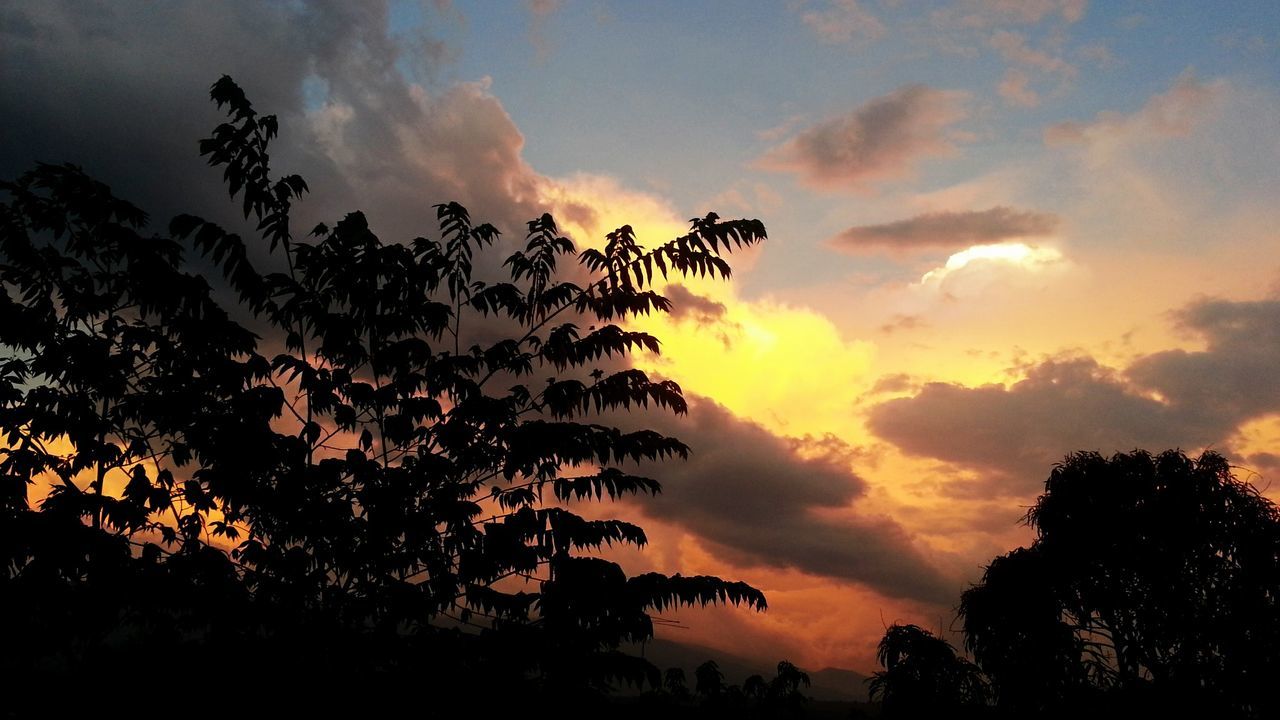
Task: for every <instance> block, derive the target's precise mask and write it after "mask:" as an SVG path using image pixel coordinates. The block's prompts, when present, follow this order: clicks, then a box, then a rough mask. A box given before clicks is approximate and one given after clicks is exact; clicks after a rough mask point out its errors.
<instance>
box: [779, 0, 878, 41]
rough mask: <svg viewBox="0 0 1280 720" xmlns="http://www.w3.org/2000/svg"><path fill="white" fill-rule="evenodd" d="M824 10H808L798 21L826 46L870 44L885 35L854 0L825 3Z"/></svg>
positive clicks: (829, 0)
mask: <svg viewBox="0 0 1280 720" xmlns="http://www.w3.org/2000/svg"><path fill="white" fill-rule="evenodd" d="M827 4H828V9H826V10H809V11H806V12H804V13H802V14H801V15H800V19H801V20H802V21H803V22H804V24H805V25H807V26H809V29H811V30H813V32H814V33H815V34H817V36H818V39H819V40H821V41H822V42H824V43H829V44H843V43H852V42H854V41H855V40H865V41H867V42H874V41H876V40H879V39H880V38H881V37H883V36H884V34H885V27H884V23H882V22H880V20H879V19H877V18H876V16H874V15H872V14H871V13H869V12H867V11H866V10H865V9H864V8H863V7H862V6H861V4H860V3H859V2H858V0H828V3H827Z"/></svg>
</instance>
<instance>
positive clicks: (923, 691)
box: [870, 623, 988, 718]
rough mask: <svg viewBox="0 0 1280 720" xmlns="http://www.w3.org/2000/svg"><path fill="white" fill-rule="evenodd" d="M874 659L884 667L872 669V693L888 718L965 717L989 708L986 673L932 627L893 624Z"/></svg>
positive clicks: (873, 698)
mask: <svg viewBox="0 0 1280 720" xmlns="http://www.w3.org/2000/svg"><path fill="white" fill-rule="evenodd" d="M876 658H877V660H879V662H880V665H881V666H882V667H884V670H881V671H878V672H876V673H873V674H872V676H871V680H870V690H871V693H870V694H871V699H872V700H873V701H879V702H880V703H881V706H882V708H883V712H884V715H885V717H903V718H915V717H937V716H941V715H943V714H946V715H950V716H953V717H954V716H960V717H964V716H965V715H966V714H969V713H977V712H979V711H981V710H983V709H985V708H986V705H987V696H988V693H987V685H986V681H985V679H984V678H983V677H982V673H981V672H980V671H979V670H978V668H977V667H976V666H974V665H973V663H971V662H969V661H968V660H965V659H964V658H962V657H959V656H957V655H956V651H955V648H953V647H951V644H950V643H948V642H947V641H946V640H943V639H942V638H940V637H937V636H935V635H934V634H933V633H931V632H929V631H928V630H925V629H923V628H921V627H919V626H917V625H899V624H896V623H895V624H894V625H891V626H889V629H888V630H886V631H885V634H884V637H883V638H881V640H880V645H879V648H878V649H877V652H876Z"/></svg>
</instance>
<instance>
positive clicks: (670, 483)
mask: <svg viewBox="0 0 1280 720" xmlns="http://www.w3.org/2000/svg"><path fill="white" fill-rule="evenodd" d="M645 423H646V425H648V426H650V427H653V428H654V429H656V430H659V431H660V432H663V433H667V434H670V435H674V436H676V437H679V438H680V439H681V440H683V441H684V442H685V443H687V444H688V445H689V446H690V447H691V448H692V449H693V453H692V455H691V456H690V458H689V460H688V461H686V462H665V463H663V464H662V465H661V466H659V467H654V468H652V469H651V470H650V472H651V473H652V474H653V477H656V478H658V479H660V480H661V481H662V482H663V492H662V494H661V495H659V496H658V497H657V498H655V499H653V500H652V501H648V500H646V501H645V502H644V505H643V507H644V510H645V512H646V513H648V514H649V515H651V516H653V517H655V518H659V519H662V520H666V521H669V522H675V523H678V524H679V525H681V526H683V527H685V528H686V529H688V530H690V531H692V532H694V533H696V534H698V535H699V536H701V537H703V538H705V539H706V540H709V541H711V542H712V543H713V544H715V545H716V546H719V547H720V548H721V549H722V551H724V552H726V554H727V555H728V556H729V557H730V558H731V559H734V560H736V561H738V562H742V563H750V564H758V565H766V566H773V567H791V568H795V569H798V570H802V571H804V572H809V573H813V574H816V575H824V576H828V577H834V578H840V579H843V580H850V581H855V582H859V583H864V584H866V585H868V586H870V587H872V588H874V589H875V590H877V591H879V592H881V593H884V594H886V595H890V596H895V597H904V598H911V599H916V600H922V601H926V602H935V603H946V602H950V601H952V600H954V595H955V591H956V584H955V583H954V582H951V581H950V580H948V579H947V578H946V577H944V576H943V575H942V574H941V573H940V572H939V571H938V570H937V569H936V568H934V567H933V566H932V565H931V564H929V562H928V561H927V560H926V559H925V558H924V556H923V555H922V554H921V552H920V551H919V550H918V549H917V548H916V547H915V546H914V544H913V541H912V539H911V537H910V536H909V535H908V534H907V532H906V531H905V530H903V528H902V527H901V526H900V525H898V523H896V522H895V521H893V520H892V519H890V518H887V517H882V516H865V515H864V516H861V517H858V518H857V519H852V520H836V519H831V518H828V517H823V516H821V515H820V514H819V511H823V510H842V509H847V508H850V507H852V506H856V502H857V499H858V497H860V496H861V495H862V494H863V493H864V492H865V489H866V484H865V481H864V480H862V478H860V477H858V476H857V475H856V474H854V473H853V472H852V471H851V470H850V469H849V459H850V458H849V454H848V451H849V448H847V447H844V446H842V447H841V448H837V447H830V446H829V445H823V444H821V443H817V444H811V445H808V446H806V447H807V449H808V450H809V451H810V452H811V453H814V454H816V457H812V458H808V459H806V458H801V457H799V456H798V455H797V454H796V452H795V448H794V445H793V444H792V441H788V440H785V439H783V438H780V437H778V436H776V435H773V434H771V433H769V432H768V431H766V430H765V429H764V428H761V427H760V426H758V425H755V424H753V423H751V422H748V421H745V420H740V419H738V418H736V417H734V416H733V415H732V414H730V413H729V412H728V411H727V410H725V409H724V408H723V407H721V406H719V405H717V404H716V403H714V402H713V401H710V400H707V399H702V398H696V399H694V402H693V403H692V404H691V407H690V410H689V414H688V415H687V416H684V417H672V416H658V415H657V414H656V413H654V414H650V415H646V417H645ZM828 441H829V439H828ZM842 448H843V450H842Z"/></svg>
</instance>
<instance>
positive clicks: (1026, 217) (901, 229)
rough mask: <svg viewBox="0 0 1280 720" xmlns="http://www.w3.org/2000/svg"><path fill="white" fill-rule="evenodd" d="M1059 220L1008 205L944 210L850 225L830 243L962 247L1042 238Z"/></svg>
mask: <svg viewBox="0 0 1280 720" xmlns="http://www.w3.org/2000/svg"><path fill="white" fill-rule="evenodd" d="M1058 223H1059V218H1058V216H1057V215H1054V214H1052V213H1044V212H1036V211H1033V210H1015V209H1013V208H1010V207H1006V206H998V207H993V208H988V209H986V210H968V211H951V210H943V211H938V212H931V213H925V214H923V215H916V216H914V217H910V218H907V219H905V220H897V221H894V222H890V223H883V224H880V225H859V226H857V227H851V228H849V229H848V230H845V231H844V232H842V233H840V234H839V235H837V236H836V237H834V238H832V239H831V240H830V241H829V242H828V245H829V246H831V247H833V248H836V249H837V250H845V251H849V252H859V251H863V250H866V249H872V248H888V249H895V250H914V249H920V248H943V249H949V250H962V249H964V248H967V247H970V246H972V245H985V244H989V243H997V242H1001V241H1004V240H1011V239H1014V238H1029V237H1042V236H1045V235H1049V234H1051V233H1052V232H1053V231H1054V230H1055V229H1057V227H1058Z"/></svg>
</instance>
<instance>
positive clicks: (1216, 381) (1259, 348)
mask: <svg viewBox="0 0 1280 720" xmlns="http://www.w3.org/2000/svg"><path fill="white" fill-rule="evenodd" d="M1175 319H1176V320H1177V322H1178V324H1179V325H1180V326H1182V327H1183V328H1184V329H1186V330H1188V331H1190V332H1192V333H1194V334H1196V335H1198V336H1200V337H1201V338H1203V340H1204V341H1205V343H1206V345H1207V346H1206V348H1205V349H1204V350H1202V351H1198V352H1189V351H1186V350H1166V351H1164V352H1158V353H1153V354H1150V355H1147V356H1145V357H1142V358H1140V359H1138V360H1136V361H1135V362H1134V363H1133V364H1131V365H1130V366H1129V368H1128V371H1127V374H1128V376H1129V377H1130V378H1131V379H1132V380H1133V381H1134V382H1135V383H1137V384H1138V385H1139V386H1141V387H1143V388H1148V389H1150V390H1153V391H1155V392H1157V393H1159V394H1160V395H1161V396H1162V397H1164V398H1165V400H1166V402H1167V404H1168V406H1169V407H1170V408H1171V409H1172V410H1174V411H1175V412H1178V413H1180V414H1183V415H1187V416H1192V415H1198V416H1200V417H1202V418H1203V419H1204V421H1205V422H1210V423H1212V424H1213V425H1214V426H1216V427H1217V428H1218V434H1225V433H1226V432H1228V431H1230V430H1232V429H1234V428H1235V426H1237V425H1239V424H1240V423H1242V422H1244V421H1245V420H1247V419H1249V418H1252V417H1256V416H1259V415H1262V414H1264V413H1267V412H1273V411H1276V410H1280V374H1278V373H1277V372H1276V368H1277V367H1280V300H1257V301H1241V302H1235V301H1230V300H1222V299H1205V300H1200V301H1197V302H1194V303H1192V304H1190V305H1188V306H1187V307H1185V308H1182V309H1181V310H1179V311H1178V312H1177V313H1176V314H1175Z"/></svg>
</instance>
